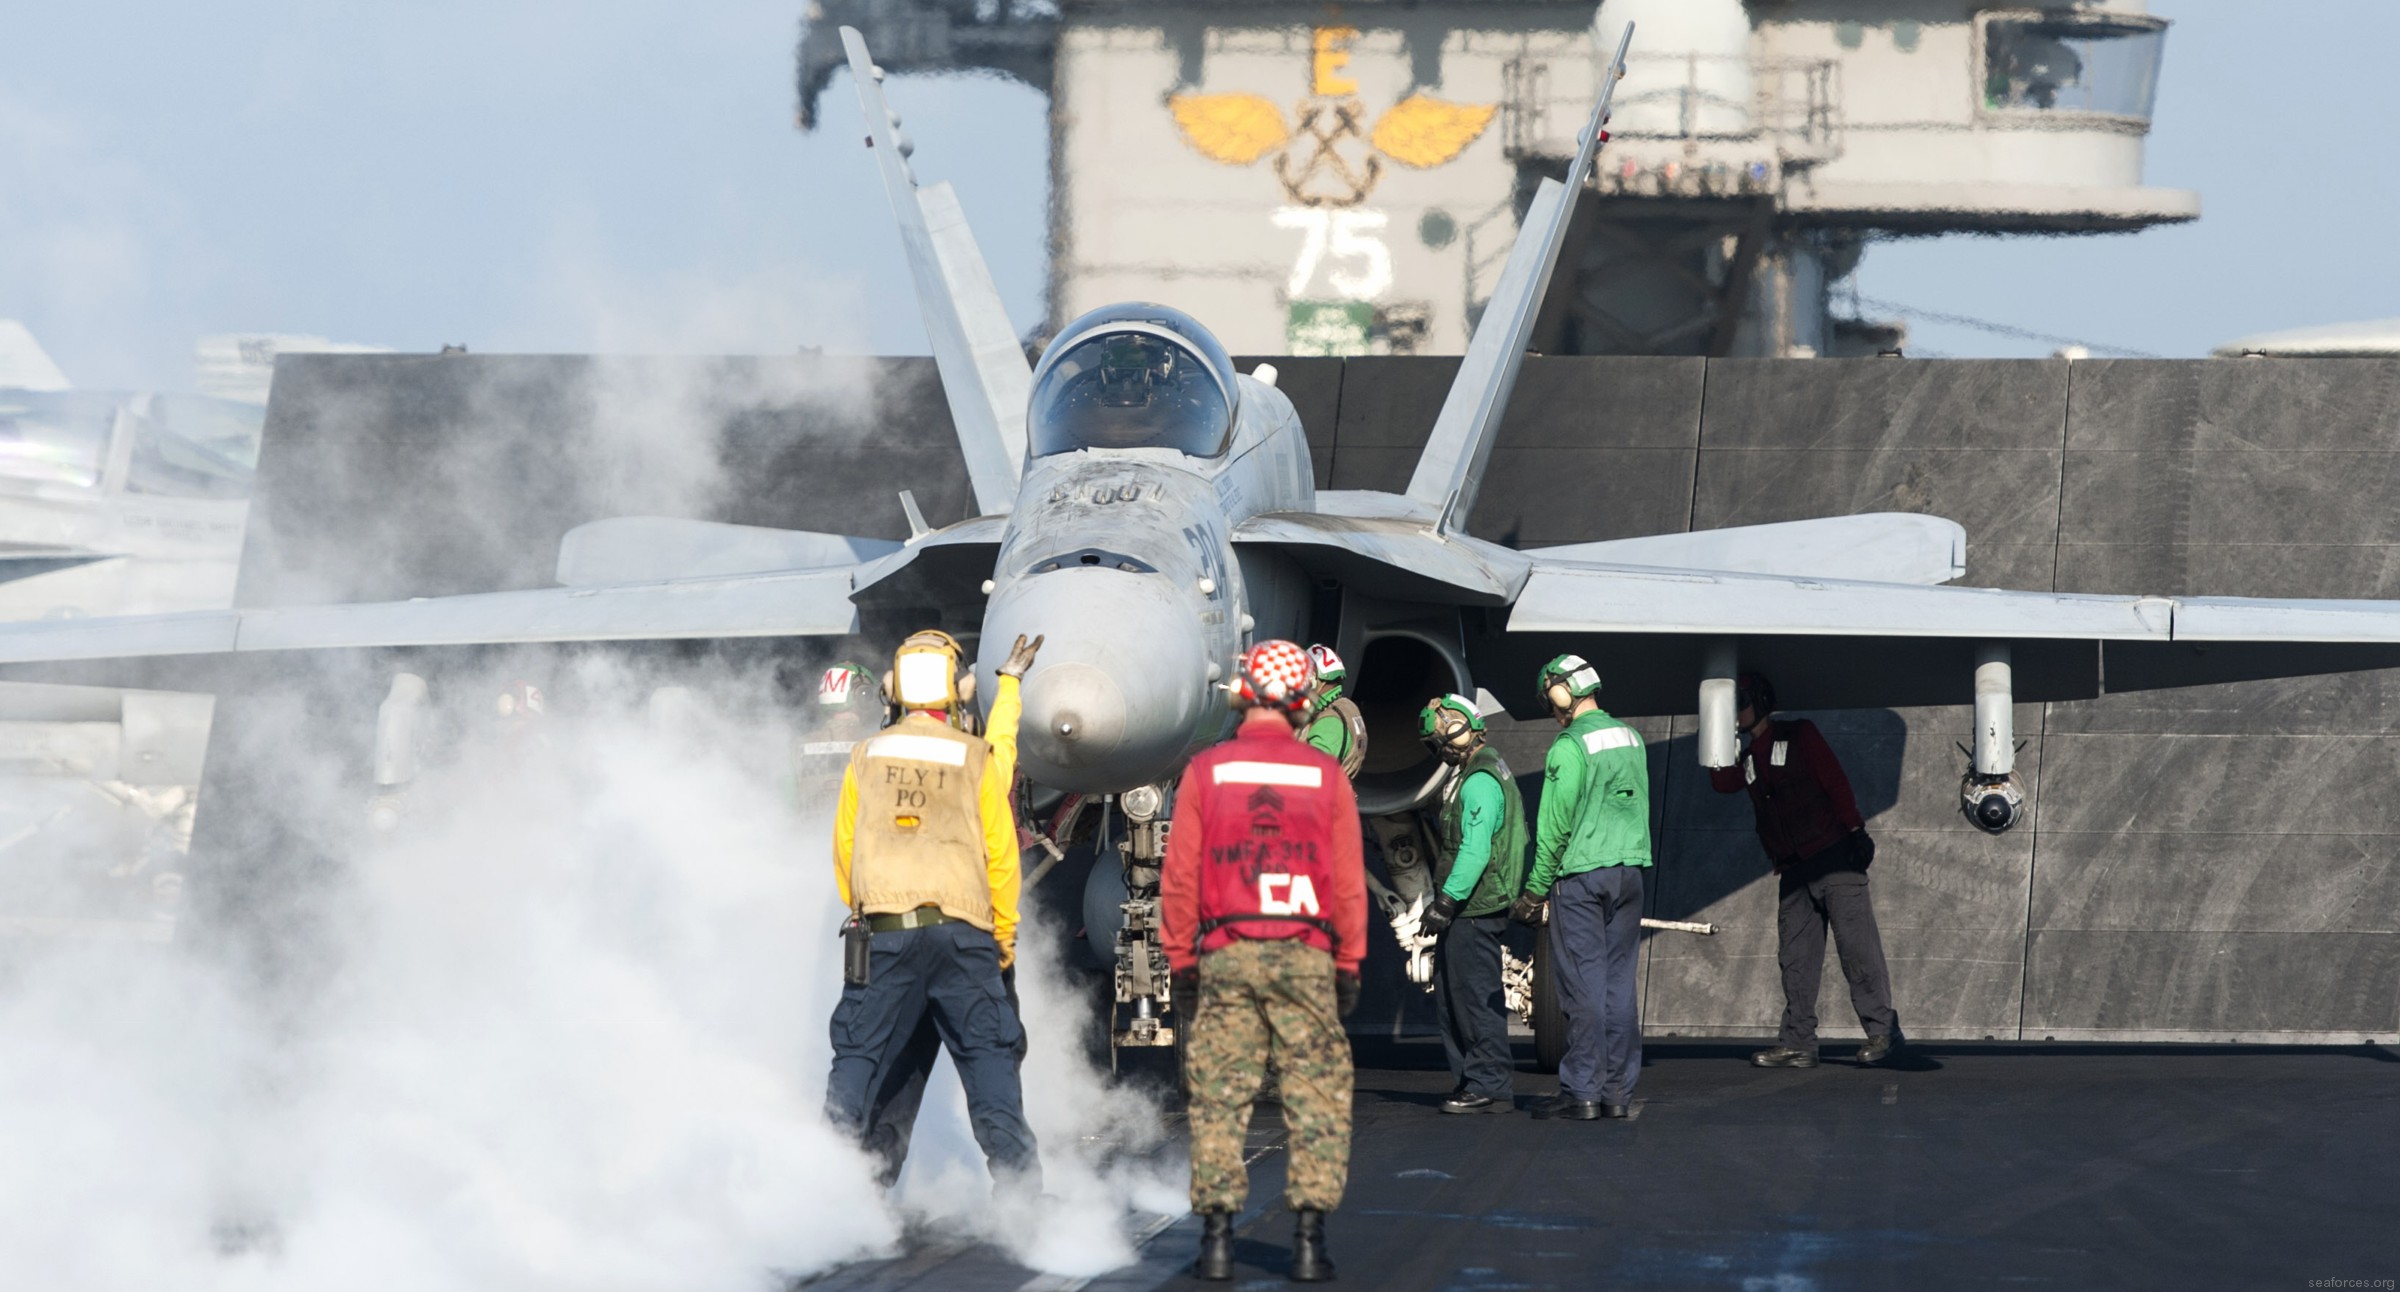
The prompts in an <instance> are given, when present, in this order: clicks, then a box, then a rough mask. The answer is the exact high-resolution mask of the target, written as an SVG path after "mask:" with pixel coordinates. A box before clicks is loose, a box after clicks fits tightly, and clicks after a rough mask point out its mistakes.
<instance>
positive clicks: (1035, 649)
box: [1000, 633, 1049, 678]
mask: <svg viewBox="0 0 2400 1292" xmlns="http://www.w3.org/2000/svg"><path fill="white" fill-rule="evenodd" d="M1048 640H1049V634H1048V633H1044V634H1042V635H1041V636H1039V637H1036V638H1034V639H1033V640H1032V641H1030V642H1028V641H1026V640H1025V634H1023V633H1018V634H1017V644H1016V645H1015V646H1014V647H1012V648H1010V650H1009V652H1008V659H1007V660H1006V661H1005V662H1003V663H1002V664H1001V665H1000V676H1002V677H1014V678H1022V677H1024V676H1025V670H1027V669H1029V668H1032V667H1033V657H1034V656H1036V655H1038V654H1040V653H1041V651H1042V643H1043V642H1045V641H1048Z"/></svg>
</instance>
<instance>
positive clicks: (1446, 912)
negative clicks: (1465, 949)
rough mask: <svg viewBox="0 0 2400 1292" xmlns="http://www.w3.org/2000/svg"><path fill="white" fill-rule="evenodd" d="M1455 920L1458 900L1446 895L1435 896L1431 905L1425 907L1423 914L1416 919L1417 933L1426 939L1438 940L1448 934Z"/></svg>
mask: <svg viewBox="0 0 2400 1292" xmlns="http://www.w3.org/2000/svg"><path fill="white" fill-rule="evenodd" d="M1457 920H1458V899H1457V898H1455V897H1452V896H1451V895H1450V894H1448V893H1440V894H1436V895H1435V897H1434V899H1433V905H1431V906H1429V907H1426V908H1425V914H1424V915H1422V916H1420V917H1419V918H1418V920H1417V931H1418V932H1420V933H1423V934H1424V935H1425V936H1426V937H1429V938H1438V937H1440V936H1442V934H1443V933H1445V932H1448V931H1449V928H1450V926H1451V925H1452V924H1454V923H1456V922H1457Z"/></svg>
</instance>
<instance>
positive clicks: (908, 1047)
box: [862, 975, 1025, 1189]
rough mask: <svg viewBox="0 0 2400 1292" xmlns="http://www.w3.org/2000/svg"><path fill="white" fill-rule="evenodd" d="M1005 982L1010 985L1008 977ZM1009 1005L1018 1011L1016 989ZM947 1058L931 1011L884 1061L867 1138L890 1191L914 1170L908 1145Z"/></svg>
mask: <svg viewBox="0 0 2400 1292" xmlns="http://www.w3.org/2000/svg"><path fill="white" fill-rule="evenodd" d="M1002 981H1003V982H1004V983H1005V982H1006V981H1007V977H1006V975H1003V977H1002ZM1008 1006H1009V1008H1010V1009H1017V1008H1018V1007H1017V993H1016V988H1015V987H1014V986H1013V985H1012V986H1010V987H1009V989H1008ZM1024 1017H1025V1015H1024V1012H1023V1011H1022V1010H1018V1013H1017V1018H1018V1020H1019V1024H1020V1026H1019V1029H1018V1033H1017V1067H1018V1069H1019V1070H1020V1071H1022V1070H1023V1068H1024V1066H1025V1034H1024V1030H1023V1027H1022V1023H1023V1020H1024ZM941 1055H942V1033H941V1029H940V1028H937V1027H935V1026H934V1025H933V1013H932V1011H930V1010H928V1011H927V1012H926V1014H925V1016H924V1017H923V1018H920V1019H918V1020H917V1026H916V1030H915V1031H912V1032H907V1033H897V1032H895V1033H894V1034H893V1046H892V1050H891V1052H890V1053H889V1054H887V1055H885V1056H884V1061H883V1066H882V1069H881V1070H880V1071H879V1072H877V1074H876V1077H875V1088H874V1090H873V1091H872V1092H871V1093H870V1095H869V1096H868V1100H867V1129H866V1133H865V1135H864V1136H863V1137H862V1138H863V1141H864V1143H865V1144H866V1146H867V1152H869V1153H871V1154H873V1155H874V1156H875V1160H876V1162H877V1163H878V1165H877V1167H876V1170H875V1182H876V1183H877V1184H880V1185H882V1186H883V1187H884V1188H886V1189H888V1188H891V1187H892V1186H893V1185H894V1184H896V1183H898V1182H899V1180H900V1168H902V1167H904V1166H906V1165H908V1144H909V1141H910V1139H912V1138H913V1137H914V1136H915V1134H916V1130H917V1110H918V1109H919V1108H921V1107H923V1106H924V1103H925V1086H926V1083H927V1082H929V1081H931V1080H932V1079H933V1061H934V1060H935V1059H938V1058H940V1057H941Z"/></svg>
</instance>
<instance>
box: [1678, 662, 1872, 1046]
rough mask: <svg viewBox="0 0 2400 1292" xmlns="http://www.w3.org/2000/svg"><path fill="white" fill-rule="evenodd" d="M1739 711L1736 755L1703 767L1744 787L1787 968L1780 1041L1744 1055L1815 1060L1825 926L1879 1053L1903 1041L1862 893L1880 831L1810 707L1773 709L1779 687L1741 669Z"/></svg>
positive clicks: (1718, 779) (1728, 786) (1724, 785)
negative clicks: (1806, 711) (1770, 870)
mask: <svg viewBox="0 0 2400 1292" xmlns="http://www.w3.org/2000/svg"><path fill="white" fill-rule="evenodd" d="M1734 708H1735V713H1734V720H1735V721H1736V722H1738V723H1740V724H1741V729H1742V753H1741V758H1740V759H1739V760H1738V761H1737V762H1735V764H1734V765H1733V766H1731V767H1716V768H1711V769H1709V773H1708V782H1709V785H1710V786H1711V787H1713V788H1714V789H1715V790H1716V791H1717V792H1718V793H1719V794H1734V793H1739V792H1741V791H1743V790H1745V789H1747V790H1748V791H1749V793H1750V807H1751V810H1752V811H1753V812H1754V813H1755V814H1756V815H1757V818H1758V841H1759V842H1760V843H1761V844H1763V845H1765V847H1766V850H1767V859H1768V861H1770V862H1771V863H1773V865H1774V869H1775V875H1776V906H1775V944H1776V956H1775V958H1776V961H1777V962H1778V964H1779V965H1780V966H1781V967H1782V969H1783V1028H1782V1031H1781V1033H1780V1035H1778V1036H1777V1038H1776V1042H1775V1048H1773V1049H1771V1050H1760V1051H1759V1052H1758V1053H1756V1054H1753V1055H1751V1056H1750V1062H1751V1063H1753V1064H1756V1065H1757V1066H1759V1067H1762V1068H1813V1067H1815V1066H1817V988H1818V987H1819V985H1820V979H1822V977H1823V976H1824V972H1825V930H1826V928H1827V926H1828V925H1830V926H1831V927H1832V929H1833V945H1834V949H1835V951H1836V953H1837V954H1839V955H1840V956H1841V960H1842V976H1843V977H1845V978H1847V979H1849V980H1850V1005H1851V1008H1853V1009H1855V1010H1857V1011H1858V1021H1859V1022H1860V1023H1861V1024H1862V1025H1864V1026H1865V1028H1866V1030H1867V1043H1866V1044H1865V1045H1864V1046H1862V1047H1861V1048H1860V1049H1859V1052H1858V1061H1859V1062H1860V1063H1862V1064H1865V1063H1880V1062H1882V1061H1883V1060H1884V1059H1886V1058H1889V1057H1890V1056H1891V1053H1892V1047H1893V1046H1895V1045H1898V1044H1899V1042H1900V1020H1899V1016H1898V1015H1896V1014H1894V1013H1893V1012H1892V981H1891V975H1890V973H1889V972H1888V971H1887V970H1886V969H1885V967H1884V963H1883V935H1882V934H1881V933H1880V932H1878V931H1877V929H1876V927H1875V904H1874V902H1873V900H1872V899H1871V898H1870V897H1869V896H1868V893H1867V865H1868V863H1870V862H1872V861H1874V860H1875V840H1874V839H1873V838H1872V837H1871V836H1869V835H1868V834H1867V829H1866V822H1865V821H1864V820H1863V819H1862V818H1861V817H1860V816H1859V813H1858V799H1857V798H1856V797H1855V796H1854V795H1852V794H1851V792H1850V778H1849V777H1848V776H1845V775H1843V774H1842V764H1841V760H1840V759H1837V758H1835V757H1834V756H1833V749H1832V747H1830V746H1828V745H1827V744H1826V743H1825V737H1824V735H1823V734H1822V733H1820V732H1819V731H1818V730H1817V724H1815V723H1813V722H1810V721H1809V720H1808V719H1806V718H1787V719H1784V720H1782V721H1777V720H1776V719H1775V687H1774V684H1773V683H1771V682H1769V681H1768V680H1767V679H1766V678H1765V677H1764V676H1762V675H1760V674H1757V673H1744V674H1742V675H1741V677H1739V678H1737V679H1736V680H1735V682H1734Z"/></svg>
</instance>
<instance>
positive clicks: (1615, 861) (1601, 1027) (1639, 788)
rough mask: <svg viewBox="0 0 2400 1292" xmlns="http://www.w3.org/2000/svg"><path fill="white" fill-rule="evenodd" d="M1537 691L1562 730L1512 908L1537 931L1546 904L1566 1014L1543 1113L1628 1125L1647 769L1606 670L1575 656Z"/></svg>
mask: <svg viewBox="0 0 2400 1292" xmlns="http://www.w3.org/2000/svg"><path fill="white" fill-rule="evenodd" d="M1540 686H1541V691H1542V696H1543V698H1544V699H1545V700H1546V701H1547V702H1548V703H1549V705H1550V711H1551V713H1552V715H1553V716H1555V717H1556V718H1557V719H1558V721H1559V725H1560V726H1562V727H1564V728H1565V730H1563V731H1561V732H1559V733H1558V738H1557V739H1556V740H1554V741H1552V742H1551V743H1550V752H1549V755H1548V757H1546V758H1545V759H1544V760H1543V765H1542V806H1541V811H1540V813H1539V814H1538V816H1537V819H1536V823H1535V827H1534V844H1533V873H1532V874H1531V875H1529V876H1527V877H1526V881H1525V894H1524V896H1522V897H1520V898H1518V899H1517V904H1516V908H1515V910H1514V911H1513V912H1512V913H1513V914H1514V915H1515V916H1516V918H1517V919H1518V920H1519V921H1520V922H1522V923H1527V924H1531V923H1534V922H1536V921H1537V920H1539V919H1541V918H1542V914H1541V907H1542V903H1543V901H1544V900H1545V899H1547V900H1548V902H1549V904H1550V910H1549V923H1550V967H1551V971H1552V972H1553V973H1556V974H1557V975H1558V996H1559V1004H1560V1006H1561V1007H1562V1008H1563V1009H1564V1010H1565V1011H1566V1015H1567V1054H1566V1058H1565V1059H1564V1060H1562V1061H1561V1062H1560V1063H1559V1065H1558V1094H1557V1096H1556V1097H1555V1098H1552V1099H1549V1100H1546V1101H1544V1102H1542V1103H1539V1104H1536V1105H1534V1109H1533V1115H1534V1116H1536V1117H1563V1118H1567V1119H1569V1120H1572V1121H1595V1120H1598V1119H1599V1118H1602V1117H1624V1116H1626V1115H1628V1113H1629V1112H1630V1110H1631V1106H1632V1102H1633V1085H1634V1082H1635V1080H1636V1079H1638V1078H1639V1077H1640V1076H1641V1071H1642V1020H1641V1008H1640V998H1639V997H1638V996H1637V995H1636V993H1635V983H1634V969H1635V967H1636V964H1637V957H1638V953H1639V952H1640V950H1641V940H1642V872H1643V871H1645V870H1647V869H1649V868H1650V765H1649V760H1648V758H1647V757H1646V756H1645V754H1644V753H1643V751H1642V738H1641V736H1640V735H1639V734H1637V733H1636V732H1635V731H1634V730H1633V728H1631V727H1628V726H1626V725H1625V724H1624V723H1622V722H1619V721H1617V720H1616V719H1615V718H1612V717H1610V716H1609V715H1608V714H1607V713H1605V712H1603V711H1602V710H1601V708H1600V702H1599V700H1597V699H1595V698H1594V697H1595V696H1597V695H1598V694H1599V692H1600V674H1599V673H1598V671H1596V670H1594V669H1593V668H1592V666H1591V665H1590V664H1587V663H1585V662H1584V660H1583V658H1582V657H1581V656H1578V655H1561V656H1559V657H1558V658H1556V659H1554V660H1551V661H1550V662H1549V663H1548V664H1545V665H1543V666H1542V672H1541V678H1540Z"/></svg>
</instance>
